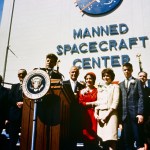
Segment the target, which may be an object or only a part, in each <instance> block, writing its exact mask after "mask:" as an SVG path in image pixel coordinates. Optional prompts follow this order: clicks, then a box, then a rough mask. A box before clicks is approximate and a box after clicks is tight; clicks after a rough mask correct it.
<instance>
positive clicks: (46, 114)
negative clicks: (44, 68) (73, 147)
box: [20, 84, 71, 150]
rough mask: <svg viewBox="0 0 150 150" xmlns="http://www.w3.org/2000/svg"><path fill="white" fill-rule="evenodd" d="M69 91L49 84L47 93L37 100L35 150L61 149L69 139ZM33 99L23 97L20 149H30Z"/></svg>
mask: <svg viewBox="0 0 150 150" xmlns="http://www.w3.org/2000/svg"><path fill="white" fill-rule="evenodd" d="M70 101H71V97H70V96H69V93H67V91H65V89H63V87H62V85H58V84H51V87H50V90H49V93H48V94H46V95H45V96H44V97H43V99H42V101H39V102H37V121H36V136H35V150H61V149H63V148H62V147H63V144H66V143H67V142H68V140H69V122H70V120H69V118H70V117H69V114H70ZM33 110H34V100H30V99H28V98H24V104H23V112H22V126H21V140H20V142H21V144H20V150H31V141H32V125H33Z"/></svg>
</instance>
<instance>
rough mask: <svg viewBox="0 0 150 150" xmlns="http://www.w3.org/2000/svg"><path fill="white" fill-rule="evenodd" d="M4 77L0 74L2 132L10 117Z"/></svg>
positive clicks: (0, 124) (0, 123)
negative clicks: (3, 83) (3, 82)
mask: <svg viewBox="0 0 150 150" xmlns="http://www.w3.org/2000/svg"><path fill="white" fill-rule="evenodd" d="M2 81H3V78H2V76H1V75H0V133H1V132H2V130H3V128H4V126H5V121H6V119H8V118H7V117H8V105H9V103H8V92H9V91H8V89H7V88H5V87H3V86H2V85H1V84H2Z"/></svg>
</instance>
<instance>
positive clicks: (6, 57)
mask: <svg viewBox="0 0 150 150" xmlns="http://www.w3.org/2000/svg"><path fill="white" fill-rule="evenodd" d="M14 7H15V0H13V6H12V12H11V20H10V25H9V34H8V41H7V47H6V54H5V62H4V70H3V81H4V80H5V75H6V68H7V59H8V51H9V47H10V45H9V43H10V35H11V27H12V20H13V14H14Z"/></svg>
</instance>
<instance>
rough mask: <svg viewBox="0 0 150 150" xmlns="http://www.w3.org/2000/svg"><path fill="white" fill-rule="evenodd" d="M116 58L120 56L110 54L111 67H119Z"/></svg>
mask: <svg viewBox="0 0 150 150" xmlns="http://www.w3.org/2000/svg"><path fill="white" fill-rule="evenodd" d="M118 59H120V57H119V56H118V55H116V56H111V65H112V67H120V66H121V65H120V63H119V61H118Z"/></svg>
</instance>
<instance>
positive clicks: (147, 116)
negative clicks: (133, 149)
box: [138, 71, 150, 150]
mask: <svg viewBox="0 0 150 150" xmlns="http://www.w3.org/2000/svg"><path fill="white" fill-rule="evenodd" d="M138 78H139V80H141V82H142V86H143V88H144V91H143V92H144V131H143V129H142V131H141V133H142V135H143V133H144V135H143V137H144V148H145V150H148V149H150V123H149V122H150V88H149V87H147V86H146V81H147V73H146V72H145V71H141V72H139V73H138Z"/></svg>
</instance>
